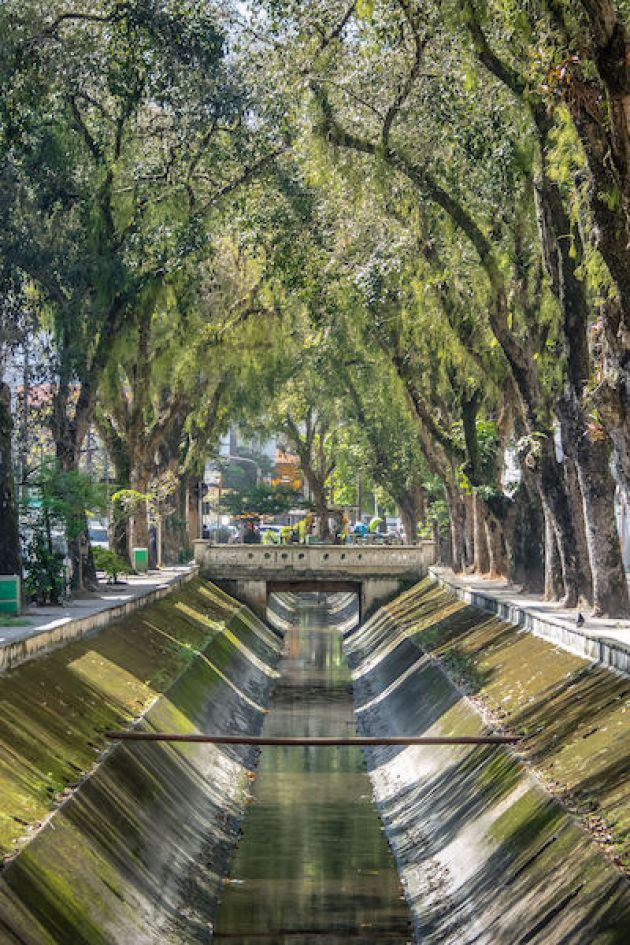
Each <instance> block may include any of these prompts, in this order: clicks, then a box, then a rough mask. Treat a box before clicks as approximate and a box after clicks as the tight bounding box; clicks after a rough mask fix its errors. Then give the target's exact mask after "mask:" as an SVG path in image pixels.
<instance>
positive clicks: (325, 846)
mask: <svg viewBox="0 0 630 945" xmlns="http://www.w3.org/2000/svg"><path fill="white" fill-rule="evenodd" d="M285 642H286V647H285V653H286V656H285V657H284V659H283V660H282V662H281V664H280V670H281V673H282V676H281V679H280V680H279V682H278V685H277V688H276V691H275V695H274V699H273V702H272V706H271V710H270V712H269V715H268V717H267V720H266V722H265V728H264V733H265V734H267V735H337V734H344V735H352V734H354V733H355V728H354V719H353V713H352V689H351V683H350V674H349V671H348V668H347V666H346V663H345V659H344V657H343V654H342V649H341V638H340V635H339V633H338V632H337V630H336V628H335V625H334V623H332V622H331V620H330V618H329V617H328V613H327V609H326V607H325V606H322V605H316V604H315V603H314V601H313V600H312V599H310V598H306V597H305V598H302V606H301V608H300V612H299V622H298V623H297V624H296V625H295V626H293V627H292V628H291V629H290V631H289V632H288V633H287V637H286V641H285ZM254 795H255V802H254V804H253V806H252V807H251V808H250V810H249V812H248V814H247V816H246V818H245V821H244V825H243V831H244V835H243V839H242V841H241V843H240V845H239V847H238V850H237V852H236V855H235V858H234V860H233V862H232V866H231V873H230V875H231V882H230V883H229V885H227V886H226V888H225V891H224V894H223V898H222V901H221V905H220V908H219V914H218V918H217V923H216V929H215V934H214V939H213V941H215V942H224V941H225V942H228V941H229V942H232V943H233V942H239V943H241V945H250V943H251V945H254V943H261V942H268V943H271V942H274V943H277V945H282V943H285V942H286V943H291V945H311V943H313V945H316V943H319V945H323V943H326V945H337V943H341V942H347V941H352V942H358V943H366V945H367V943H370V945H374V943H376V942H378V943H379V945H405V943H406V942H408V941H410V940H411V938H412V933H411V930H410V917H409V911H408V908H407V905H406V903H405V902H404V900H403V899H402V891H401V887H400V883H399V879H398V875H397V873H396V869H395V866H394V861H393V858H392V856H391V853H390V851H389V847H388V845H387V841H386V839H385V836H384V834H383V832H382V828H381V822H380V820H379V817H378V814H377V812H376V809H375V808H374V806H373V804H372V797H371V788H370V782H369V780H368V777H367V774H366V772H365V765H364V762H363V755H362V752H361V749H360V748H351V747H347V748H343V747H341V748H315V747H313V748H307V747H302V748H300V747H295V748H287V747H284V748H283V747H271V746H270V747H266V748H263V749H262V754H261V758H260V765H259V768H258V778H257V780H256V782H255V790H254Z"/></svg>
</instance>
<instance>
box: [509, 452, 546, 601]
mask: <svg viewBox="0 0 630 945" xmlns="http://www.w3.org/2000/svg"><path fill="white" fill-rule="evenodd" d="M508 508H509V512H508V513H507V514H506V515H505V516H504V521H503V534H504V538H505V544H506V549H507V555H508V579H509V580H510V581H512V582H513V583H514V584H520V585H521V587H522V588H523V590H524V591H527V592H529V593H532V594H542V593H543V591H544V587H545V564H544V561H545V538H544V531H545V526H544V520H543V511H542V505H541V502H540V494H539V491H538V489H537V487H536V484H535V482H534V481H533V477H532V475H531V473H529V472H528V470H527V469H524V470H523V478H522V480H521V483H520V485H519V487H518V490H517V492H516V494H515V495H514V497H513V499H512V500H511V501H510V505H509V507H508Z"/></svg>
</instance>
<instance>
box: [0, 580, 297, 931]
mask: <svg viewBox="0 0 630 945" xmlns="http://www.w3.org/2000/svg"><path fill="white" fill-rule="evenodd" d="M191 595H192V596H191ZM182 616H183V617H184V618H185V619H189V620H191V621H195V622H197V623H202V624H203V623H205V624H206V626H207V633H208V636H209V640H208V642H207V644H206V645H205V647H204V648H203V650H202V651H199V652H197V653H195V652H191V653H190V657H191V659H190V661H189V665H188V667H187V668H186V669H185V671H184V672H183V673H182V674H181V675H180V676H179V678H178V680H177V681H176V682H175V683H174V685H172V686H171V687H170V688H169V689H168V690H167V691H166V692H165V693H164V695H162V696H161V697H160V698H159V699H158V700H157V702H155V704H154V705H153V707H152V708H151V710H150V711H149V712H148V714H147V716H146V718H145V719H144V720H143V721H142V722H141V723H140V727H141V728H146V729H152V730H168V731H175V732H194V731H197V730H199V731H210V732H213V731H214V732H223V733H234V732H250V733H252V732H253V733H257V732H259V731H260V729H261V726H262V720H263V717H264V714H265V711H266V706H267V703H268V701H269V698H270V693H271V690H272V688H273V685H274V682H275V678H276V675H277V674H276V671H275V664H276V662H277V660H278V657H279V650H280V642H279V640H278V638H277V637H276V635H274V634H273V633H272V632H271V631H270V630H269V629H268V628H267V627H265V626H264V625H263V624H262V623H261V621H259V620H258V619H257V618H255V617H254V616H253V615H252V614H251V613H249V612H248V611H247V609H246V608H244V607H243V606H242V605H239V604H236V602H234V601H232V600H231V599H230V598H228V597H227V596H226V595H224V594H223V593H222V592H221V591H219V590H218V589H217V588H214V587H213V586H212V585H210V584H208V583H207V582H204V581H198V582H196V584H195V587H194V588H193V589H192V590H191V589H187V590H186V591H182V592H176V593H174V594H173V595H172V596H170V597H169V598H168V600H167V601H162V603H161V604H160V605H159V606H157V605H156V606H155V607H148V608H147V609H146V610H144V611H142V612H141V614H140V615H138V619H142V620H143V621H145V622H146V623H147V624H149V625H150V626H152V627H153V629H154V631H156V632H157V631H158V630H159V631H160V632H161V633H162V634H163V636H164V637H165V638H168V637H169V636H171V638H172V634H170V633H169V630H170V629H172V627H169V623H170V620H172V621H175V620H176V619H177V620H181V619H182ZM129 632H131V633H132V632H133V628H132V626H131V625H130V627H129ZM44 659H45V658H44ZM43 663H44V660H42V661H40V666H39V667H38V669H39V670H40V671H41V667H42V665H43ZM25 669H26V667H25ZM52 685H53V682H52V681H51V687H52ZM33 696H34V697H36V696H37V693H33ZM105 709H106V706H105V705H104V706H103V714H104V715H105V714H106V712H105ZM255 762H256V756H255V753H254V751H253V750H245V749H240V748H221V747H218V746H211V745H179V746H175V745H168V744H164V743H142V744H141V743H121V744H117V745H116V746H115V747H114V748H113V749H112V750H111V751H110V752H109V753H108V754H107V755H106V757H105V758H104V759H103V760H102V763H100V764H99V765H98V766H97V767H96V769H95V770H94V771H93V773H92V774H91V776H90V777H89V778H87V779H86V780H85V781H84V782H83V784H82V785H81V786H80V787H79V789H78V790H77V791H76V793H75V794H74V795H73V796H72V797H71V798H70V799H69V800H68V801H67V802H66V803H65V804H63V806H62V807H60V808H59V809H58V810H57V811H56V813H55V815H54V817H53V818H52V819H51V821H50V822H49V824H48V826H47V827H46V828H45V829H44V830H42V831H41V832H40V833H39V835H38V836H36V837H35V839H33V840H32V841H31V842H30V843H29V844H28V845H27V846H26V847H25V848H24V849H23V850H22V851H21V852H20V854H19V855H18V856H17V857H16V858H15V859H14V860H13V862H11V863H10V865H9V866H7V867H6V868H5V869H4V870H3V872H2V874H0V942H1V943H2V945H154V943H157V942H159V943H161V945H165V943H168V945H175V943H184V942H186V943H189V945H190V943H193V942H207V941H208V939H209V936H210V930H211V922H212V917H213V913H214V908H215V906H216V902H217V897H218V893H219V890H220V888H221V879H222V876H223V875H224V873H225V870H226V868H227V861H228V857H229V853H230V851H231V848H232V846H233V844H234V842H235V839H236V837H237V834H238V829H239V822H240V819H241V816H242V814H243V811H244V808H245V805H246V804H247V801H248V796H249V795H248V786H249V784H250V779H251V777H253V775H252V768H253V767H254V766H255ZM24 776H25V777H28V773H25V775H24Z"/></svg>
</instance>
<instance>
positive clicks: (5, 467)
mask: <svg viewBox="0 0 630 945" xmlns="http://www.w3.org/2000/svg"><path fill="white" fill-rule="evenodd" d="M12 430H13V420H12V417H11V391H10V390H9V387H8V386H7V384H5V383H4V382H3V381H0V574H21V573H22V565H21V561H20V536H19V525H18V511H17V504H16V500H15V481H14V478H13V463H12V458H11V434H12Z"/></svg>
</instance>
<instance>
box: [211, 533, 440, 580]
mask: <svg viewBox="0 0 630 945" xmlns="http://www.w3.org/2000/svg"><path fill="white" fill-rule="evenodd" d="M194 550H195V561H196V562H197V564H199V566H200V567H201V568H205V569H208V570H210V571H226V570H234V572H240V573H243V572H245V571H248V572H256V573H264V572H265V571H270V572H271V571H273V572H278V571H282V570H287V571H300V572H302V571H308V572H311V573H313V572H315V573H316V572H331V571H340V572H341V571H344V572H348V571H356V572H357V574H360V573H366V572H380V573H387V572H389V573H394V572H401V571H416V572H418V573H422V572H423V571H424V570H425V569H426V567H427V566H428V565H430V564H433V561H434V555H433V542H430V541H427V542H422V544H420V545H245V544H239V545H219V544H213V543H211V542H210V541H206V540H202V539H200V540H198V541H195V542H194Z"/></svg>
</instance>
